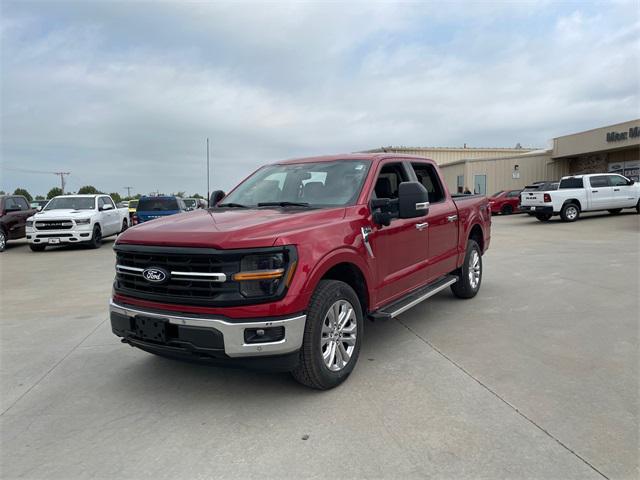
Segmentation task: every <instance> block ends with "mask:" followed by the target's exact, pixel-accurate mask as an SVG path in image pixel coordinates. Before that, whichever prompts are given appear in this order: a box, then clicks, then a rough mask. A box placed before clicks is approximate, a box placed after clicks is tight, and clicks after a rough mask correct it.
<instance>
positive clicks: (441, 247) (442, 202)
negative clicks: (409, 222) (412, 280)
mask: <svg viewBox="0 0 640 480" xmlns="http://www.w3.org/2000/svg"><path fill="white" fill-rule="evenodd" d="M411 166H412V168H413V172H414V174H415V176H416V180H418V181H419V182H420V183H422V185H424V187H425V188H426V189H427V192H429V214H428V216H427V223H428V224H429V226H428V227H427V230H428V231H429V253H428V257H429V258H428V267H427V280H428V281H429V282H431V281H433V280H436V279H437V278H439V277H441V276H443V275H446V274H447V273H449V272H452V271H453V270H455V268H456V260H457V258H458V225H459V219H458V209H457V208H456V205H455V204H454V203H453V200H451V198H449V199H447V197H446V194H445V189H444V187H443V185H442V184H441V182H440V177H439V175H438V172H437V171H436V169H435V167H434V166H433V165H432V164H430V163H427V162H425V163H421V162H414V163H412V164H411Z"/></svg>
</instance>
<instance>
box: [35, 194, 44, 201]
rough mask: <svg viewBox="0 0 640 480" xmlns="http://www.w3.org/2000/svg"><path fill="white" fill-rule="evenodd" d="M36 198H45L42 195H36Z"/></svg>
mask: <svg viewBox="0 0 640 480" xmlns="http://www.w3.org/2000/svg"><path fill="white" fill-rule="evenodd" d="M36 200H46V198H44V197H43V196H42V195H36Z"/></svg>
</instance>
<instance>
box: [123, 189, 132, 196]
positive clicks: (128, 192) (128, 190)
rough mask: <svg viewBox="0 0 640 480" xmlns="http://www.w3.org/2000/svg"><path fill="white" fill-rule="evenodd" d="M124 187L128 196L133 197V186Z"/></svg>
mask: <svg viewBox="0 0 640 480" xmlns="http://www.w3.org/2000/svg"><path fill="white" fill-rule="evenodd" d="M122 188H126V189H127V198H131V189H132V188H133V187H122Z"/></svg>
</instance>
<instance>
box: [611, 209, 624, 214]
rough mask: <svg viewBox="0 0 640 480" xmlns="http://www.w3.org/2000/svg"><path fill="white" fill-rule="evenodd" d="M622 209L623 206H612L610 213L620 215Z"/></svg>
mask: <svg viewBox="0 0 640 480" xmlns="http://www.w3.org/2000/svg"><path fill="white" fill-rule="evenodd" d="M621 211H622V209H621V208H612V209H611V210H609V213H610V214H611V215H618V214H619V213H620V212H621Z"/></svg>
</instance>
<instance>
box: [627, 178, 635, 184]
mask: <svg viewBox="0 0 640 480" xmlns="http://www.w3.org/2000/svg"><path fill="white" fill-rule="evenodd" d="M634 183H636V181H635V180H634V179H633V178H630V179H629V183H627V185H633V184H634Z"/></svg>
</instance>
